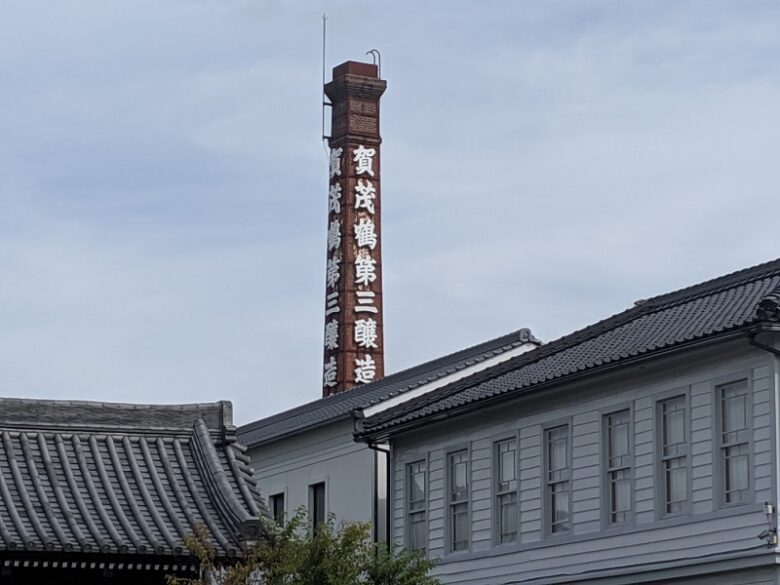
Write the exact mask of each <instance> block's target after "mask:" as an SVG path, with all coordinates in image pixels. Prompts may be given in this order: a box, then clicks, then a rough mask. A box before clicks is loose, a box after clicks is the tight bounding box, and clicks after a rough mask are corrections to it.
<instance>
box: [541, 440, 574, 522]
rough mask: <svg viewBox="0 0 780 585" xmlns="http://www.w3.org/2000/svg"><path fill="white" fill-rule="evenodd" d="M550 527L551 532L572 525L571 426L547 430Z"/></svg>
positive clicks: (546, 447)
mask: <svg viewBox="0 0 780 585" xmlns="http://www.w3.org/2000/svg"><path fill="white" fill-rule="evenodd" d="M545 449H546V453H547V455H546V481H547V510H548V520H547V521H548V522H549V524H548V529H549V531H550V533H551V534H559V533H562V532H568V531H569V528H570V527H571V516H570V513H569V506H570V499H569V493H570V484H569V481H570V479H571V469H570V468H569V426H568V425H563V426H560V427H555V428H551V429H547V431H545Z"/></svg>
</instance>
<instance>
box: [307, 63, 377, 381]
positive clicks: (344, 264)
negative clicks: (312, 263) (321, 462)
mask: <svg viewBox="0 0 780 585" xmlns="http://www.w3.org/2000/svg"><path fill="white" fill-rule="evenodd" d="M386 86H387V83H386V82H385V81H384V80H382V79H379V71H378V68H377V66H376V65H371V64H369V63H358V62H355V61H347V62H346V63H342V64H341V65H339V66H337V67H334V68H333V81H331V82H330V83H328V84H326V85H325V94H326V95H327V96H328V98H329V99H330V101H331V104H332V108H331V112H332V117H331V136H330V138H329V139H328V142H329V146H330V163H329V173H328V174H329V177H330V180H329V187H328V243H327V269H326V278H325V280H326V282H325V336H324V341H325V348H324V368H323V386H322V395H323V396H329V395H331V394H335V393H338V392H343V391H345V390H349V389H350V388H353V387H355V386H358V385H361V384H367V383H370V382H372V381H374V380H378V379H380V378H381V377H382V376H383V375H384V341H383V331H384V326H383V320H382V240H381V234H382V230H381V221H380V218H381V192H382V189H381V172H380V171H381V165H380V158H381V157H380V145H381V143H382V139H381V137H380V134H379V98H380V97H381V96H382V94H383V93H384V91H385V88H386Z"/></svg>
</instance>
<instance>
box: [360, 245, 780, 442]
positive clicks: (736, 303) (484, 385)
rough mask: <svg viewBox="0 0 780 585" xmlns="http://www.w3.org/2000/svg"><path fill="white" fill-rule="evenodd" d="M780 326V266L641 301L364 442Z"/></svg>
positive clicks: (367, 427)
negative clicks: (764, 325)
mask: <svg viewBox="0 0 780 585" xmlns="http://www.w3.org/2000/svg"><path fill="white" fill-rule="evenodd" d="M761 321H774V322H777V321H780V259H778V260H774V261H771V262H767V263H765V264H761V265H758V266H754V267H752V268H746V269H744V270H740V271H738V272H734V273H732V274H728V275H726V276H722V277H720V278H716V279H714V280H710V281H707V282H704V283H701V284H697V285H694V286H690V287H687V288H684V289H682V290H678V291H675V292H671V293H668V294H663V295H660V296H657V297H654V298H651V299H647V300H642V301H637V303H636V304H635V306H633V307H631V308H629V309H628V310H626V311H623V312H622V313H618V314H616V315H614V316H612V317H609V318H608V319H605V320H603V321H599V322H598V323H595V324H593V325H590V326H588V327H585V328H584V329H581V330H579V331H575V332H574V333H571V334H569V335H566V336H564V337H561V338H560V339H557V340H555V341H551V342H549V343H547V344H545V345H543V346H541V347H539V348H536V349H534V350H532V351H529V352H526V353H524V354H522V355H520V356H517V357H515V358H512V359H511V360H507V361H506V362H504V363H502V364H500V365H497V366H494V367H492V368H489V369H487V370H485V371H483V372H480V373H477V374H474V375H473V376H470V377H468V378H465V379H463V380H461V381H458V382H455V383H453V384H451V385H449V386H445V387H443V388H440V389H438V390H435V391H433V392H431V393H428V394H426V395H424V396H421V397H419V398H416V399H414V400H410V401H408V402H406V403H404V404H401V405H399V406H397V407H395V408H392V409H389V410H387V411H385V412H381V413H378V414H376V415H374V416H372V417H368V418H365V419H363V420H361V421H360V422H359V426H360V431H359V433H358V435H359V436H360V437H364V438H368V437H374V438H376V437H380V436H386V435H387V434H389V433H390V432H391V431H393V429H398V428H399V427H409V426H413V425H415V424H420V423H423V422H424V421H425V420H426V419H427V418H428V417H430V416H435V415H443V414H444V413H447V414H450V413H453V412H454V411H457V410H459V409H466V408H471V407H473V406H474V405H477V404H478V403H481V402H482V401H487V400H490V399H496V398H498V397H500V396H505V395H512V394H517V393H520V392H529V391H532V390H534V389H536V388H539V387H540V386H542V385H547V384H549V383H551V382H557V381H563V380H566V379H569V378H570V377H571V376H573V375H577V374H582V373H584V372H589V371H597V370H600V369H604V368H606V367H613V366H615V365H617V364H621V363H625V362H627V361H629V360H632V359H635V358H639V357H645V356H648V357H649V356H651V355H653V354H658V353H660V352H662V351H667V350H669V349H672V348H677V347H682V346H685V345H686V344H691V343H694V342H698V341H701V340H703V339H706V338H713V337H715V336H718V335H723V334H727V333H730V332H733V331H735V330H739V329H743V328H749V327H751V326H753V325H755V324H757V323H759V322H761Z"/></svg>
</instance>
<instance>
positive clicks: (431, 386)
mask: <svg viewBox="0 0 780 585" xmlns="http://www.w3.org/2000/svg"><path fill="white" fill-rule="evenodd" d="M537 347H539V346H538V345H537V344H535V343H524V344H523V345H520V346H518V347H516V348H514V349H510V350H509V351H506V352H504V353H502V354H500V355H497V356H494V357H492V358H488V359H486V360H484V361H481V362H479V363H476V364H474V365H473V366H469V367H467V368H463V369H462V370H460V371H459V372H455V373H452V374H449V375H447V376H444V377H443V378H439V379H438V380H434V381H433V382H429V383H427V384H423V385H422V386H418V387H417V388H415V389H414V390H409V391H408V392H404V393H403V394H399V395H398V396H393V397H392V398H388V399H387V400H384V401H382V402H380V403H379V404H374V405H372V406H368V407H366V408H364V409H363V415H364V416H365V417H366V418H368V417H370V416H374V415H375V414H378V413H380V412H384V411H385V410H388V409H390V408H393V407H394V406H398V405H399V404H403V403H404V402H407V401H409V400H412V399H413V398H417V397H418V396H422V395H423V394H427V393H428V392H432V391H433V390H436V389H438V388H442V387H444V386H447V385H449V384H452V383H453V382H457V381H458V380H462V379H463V378H466V377H468V376H471V375H472V374H476V373H477V372H481V371H483V370H487V369H488V368H492V367H493V366H495V365H498V364H500V363H503V362H505V361H507V360H510V359H512V358H513V357H516V356H519V355H521V354H524V353H525V352H527V351H531V350H532V349H536V348H537Z"/></svg>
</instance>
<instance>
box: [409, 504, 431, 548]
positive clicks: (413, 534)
mask: <svg viewBox="0 0 780 585" xmlns="http://www.w3.org/2000/svg"><path fill="white" fill-rule="evenodd" d="M409 522H410V528H409V548H410V549H411V550H420V549H424V548H425V547H426V544H427V543H426V537H427V534H426V531H425V512H417V513H415V514H412V515H411V516H410V518H409Z"/></svg>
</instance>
